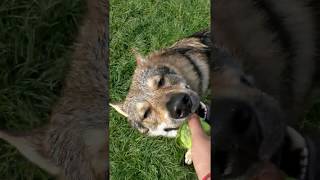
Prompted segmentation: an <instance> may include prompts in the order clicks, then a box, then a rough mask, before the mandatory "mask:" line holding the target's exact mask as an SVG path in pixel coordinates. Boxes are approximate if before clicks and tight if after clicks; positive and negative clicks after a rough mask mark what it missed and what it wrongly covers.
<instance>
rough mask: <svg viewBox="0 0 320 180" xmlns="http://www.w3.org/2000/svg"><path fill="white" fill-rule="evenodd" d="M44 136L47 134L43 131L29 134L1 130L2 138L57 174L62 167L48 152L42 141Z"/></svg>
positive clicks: (45, 168) (37, 163) (43, 167)
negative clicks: (57, 164) (54, 161)
mask: <svg viewBox="0 0 320 180" xmlns="http://www.w3.org/2000/svg"><path fill="white" fill-rule="evenodd" d="M44 137H45V135H44V133H43V132H42V131H39V132H34V133H29V134H26V133H10V132H7V131H0V139H3V140H5V141H7V142H8V143H10V144H11V145H13V146H15V147H16V148H17V149H18V150H19V151H20V152H21V154H22V155H24V156H25V157H26V158H27V159H29V160H30V161H31V162H33V163H34V164H36V165H38V166H39V167H41V168H42V169H44V170H46V171H47V172H48V173H50V174H52V175H57V174H59V173H60V168H59V167H58V166H56V164H54V163H53V162H52V161H51V160H50V159H49V157H48V155H47V154H46V150H45V148H44V145H43V142H42V140H43V138H44Z"/></svg>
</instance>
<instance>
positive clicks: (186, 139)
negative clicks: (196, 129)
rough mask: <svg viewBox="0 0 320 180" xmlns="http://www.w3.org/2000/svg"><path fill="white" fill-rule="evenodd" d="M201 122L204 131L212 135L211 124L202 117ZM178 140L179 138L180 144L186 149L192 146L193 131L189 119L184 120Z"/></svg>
mask: <svg viewBox="0 0 320 180" xmlns="http://www.w3.org/2000/svg"><path fill="white" fill-rule="evenodd" d="M200 122H201V126H202V129H203V130H204V132H205V133H206V134H207V135H209V136H210V129H211V128H210V125H209V124H208V123H207V122H205V121H204V120H203V119H202V118H200ZM176 140H177V143H178V145H180V146H181V147H183V148H186V149H190V148H191V145H192V142H191V131H190V129H189V126H188V122H187V121H186V122H184V123H183V124H182V125H181V126H180V128H179V130H178V134H177V137H176Z"/></svg>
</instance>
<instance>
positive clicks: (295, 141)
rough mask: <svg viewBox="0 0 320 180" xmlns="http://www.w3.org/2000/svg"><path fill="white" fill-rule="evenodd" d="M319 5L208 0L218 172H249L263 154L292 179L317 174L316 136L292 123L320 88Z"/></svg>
mask: <svg viewBox="0 0 320 180" xmlns="http://www.w3.org/2000/svg"><path fill="white" fill-rule="evenodd" d="M318 5H319V4H318ZM318 5H317V2H316V1H300V0H291V1H288V0H280V1H276V0H270V1H264V0H244V1H237V0H229V1H215V2H214V6H213V27H214V28H213V30H212V32H213V36H214V41H213V44H214V47H213V53H212V54H213V62H212V66H211V68H212V69H211V70H212V71H211V87H212V91H213V101H212V105H211V106H212V108H211V109H212V113H211V116H212V119H213V130H212V133H213V134H212V138H213V150H214V154H213V158H214V160H213V162H214V163H213V170H214V174H215V176H216V178H218V179H250V178H251V177H254V173H255V170H256V167H258V166H259V163H261V162H265V161H270V162H272V163H274V164H275V165H276V166H277V167H278V168H279V169H280V170H282V171H283V172H284V173H286V174H287V175H288V176H290V177H293V178H296V179H302V180H304V179H319V178H320V169H319V168H320V165H319V152H320V151H319V149H320V146H319V139H318V138H319V136H318V138H316V137H317V136H314V135H312V136H310V135H309V134H310V133H311V132H310V131H307V132H306V131H304V130H303V129H301V128H300V126H298V124H299V123H301V120H302V119H303V117H304V115H305V111H306V110H307V108H309V107H310V106H311V100H312V98H314V95H316V94H317V92H318V88H319V73H318V72H319V69H318V68H319V64H318V60H319V55H318V54H317V53H318V51H319V43H318V42H317V41H318V40H319V32H320V31H319V24H318V23H317V21H316V20H317V18H318V17H319V14H316V10H319V9H318V8H319V6H318ZM313 133H315V134H319V133H318V132H312V134H313Z"/></svg>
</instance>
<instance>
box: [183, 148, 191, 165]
mask: <svg viewBox="0 0 320 180" xmlns="http://www.w3.org/2000/svg"><path fill="white" fill-rule="evenodd" d="M184 162H185V163H186V164H187V165H191V164H192V157H191V149H188V151H187V152H186V154H185V155H184Z"/></svg>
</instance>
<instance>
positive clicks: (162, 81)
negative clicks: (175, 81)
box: [158, 76, 165, 88]
mask: <svg viewBox="0 0 320 180" xmlns="http://www.w3.org/2000/svg"><path fill="white" fill-rule="evenodd" d="M164 84H165V80H164V77H163V76H162V77H161V78H160V80H159V82H158V87H159V88H160V87H163V86H164Z"/></svg>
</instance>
